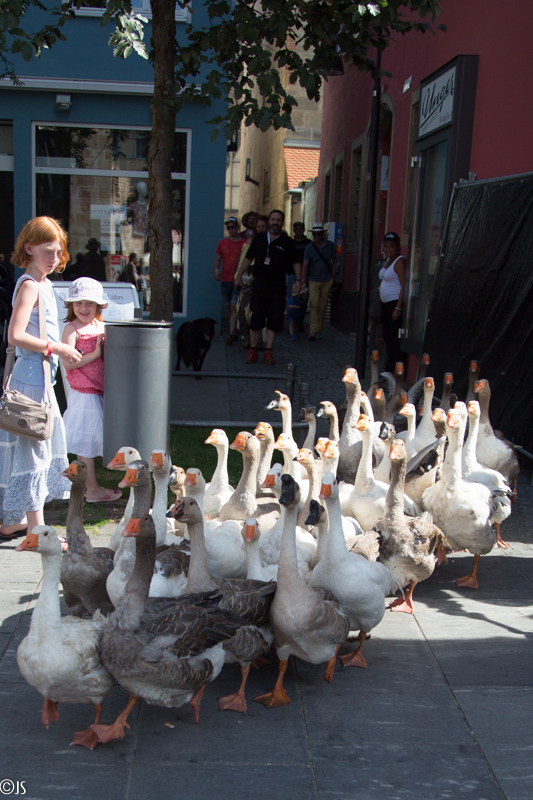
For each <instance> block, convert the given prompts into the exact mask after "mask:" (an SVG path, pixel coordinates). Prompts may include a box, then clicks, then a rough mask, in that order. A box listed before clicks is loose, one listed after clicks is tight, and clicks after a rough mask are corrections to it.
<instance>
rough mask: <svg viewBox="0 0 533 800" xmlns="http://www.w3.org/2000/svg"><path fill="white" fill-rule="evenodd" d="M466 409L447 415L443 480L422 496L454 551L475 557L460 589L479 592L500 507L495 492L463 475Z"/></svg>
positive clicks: (461, 407) (459, 580)
mask: <svg viewBox="0 0 533 800" xmlns="http://www.w3.org/2000/svg"><path fill="white" fill-rule="evenodd" d="M465 419H466V408H465V406H464V403H459V402H458V403H456V404H455V407H454V408H453V409H451V410H450V411H449V412H448V416H447V418H446V432H447V435H448V449H447V451H446V456H445V459H444V464H443V467H442V477H441V479H440V481H438V482H437V483H436V484H435V485H434V486H430V487H429V488H428V489H426V490H425V492H424V494H423V495H422V503H423V505H424V508H425V509H426V510H427V511H429V512H430V513H431V515H432V517H433V522H434V523H435V525H437V526H438V527H439V528H440V529H441V530H442V532H443V533H444V535H445V536H446V539H447V540H448V544H449V545H450V547H451V548H452V549H453V550H465V549H466V550H468V551H469V552H470V553H472V554H473V555H474V568H473V570H472V571H471V572H470V573H469V574H468V575H465V576H464V577H462V578H457V580H456V583H457V585H458V586H462V587H469V588H471V589H477V588H478V587H479V584H478V580H477V569H478V565H479V560H480V557H481V556H482V555H485V554H486V553H490V551H491V550H492V548H493V547H494V544H495V542H496V531H495V530H494V528H493V527H492V524H491V523H492V521H493V516H494V514H496V513H497V512H498V504H497V503H495V502H494V499H493V498H492V492H491V491H490V489H488V488H487V487H486V486H483V485H482V484H480V483H468V482H467V481H465V480H464V479H463V476H462V463H461V458H462V450H463V439H464V432H465Z"/></svg>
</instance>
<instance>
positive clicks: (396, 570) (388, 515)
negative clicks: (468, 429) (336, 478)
mask: <svg viewBox="0 0 533 800" xmlns="http://www.w3.org/2000/svg"><path fill="white" fill-rule="evenodd" d="M390 462H391V482H390V486H389V491H388V492H387V499H386V502H385V514H384V515H383V516H382V517H380V518H379V519H377V520H376V521H375V522H374V525H373V530H375V531H377V533H378V534H379V536H380V546H379V560H380V562H381V563H382V564H384V565H385V566H386V567H388V568H389V569H390V571H391V572H392V573H393V574H394V575H396V577H397V578H398V581H399V582H400V584H401V586H402V587H404V586H408V588H407V590H406V592H405V596H404V597H399V598H397V599H396V600H394V601H393V602H392V603H391V604H390V609H391V611H403V612H405V613H406V614H412V613H413V600H412V597H413V591H414V588H415V586H416V584H417V583H420V582H421V581H424V580H426V579H427V578H429V577H430V576H431V575H432V574H433V571H434V569H435V564H436V557H435V555H434V553H435V550H437V549H438V548H444V545H445V542H446V540H445V537H444V534H443V533H442V531H441V530H440V529H439V528H437V526H436V525H434V524H433V521H432V518H431V514H429V513H428V512H427V511H426V512H424V513H423V514H422V515H421V516H419V517H406V516H405V514H404V511H403V494H404V487H405V473H406V468H407V453H406V449H405V445H404V443H403V441H402V440H401V439H396V440H394V441H393V443H392V445H391V448H390Z"/></svg>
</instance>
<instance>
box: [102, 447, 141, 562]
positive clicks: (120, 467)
mask: <svg viewBox="0 0 533 800" xmlns="http://www.w3.org/2000/svg"><path fill="white" fill-rule="evenodd" d="M140 457H141V454H140V453H139V451H138V450H136V449H135V447H121V448H120V450H118V451H117V453H116V454H115V456H114V457H113V458H112V459H111V461H110V462H109V464H108V465H107V469H112V470H117V471H120V472H125V471H126V470H127V468H128V466H129V464H131V462H132V461H136V460H138V459H139V458H140ZM132 509H133V489H130V493H129V497H128V502H127V503H126V508H125V509H124V514H123V515H122V518H121V520H120V522H119V523H118V525H117V527H116V528H115V530H114V531H113V533H112V534H111V540H110V542H109V547H110V548H111V550H114V551H115V552H116V551H117V550H118V548H119V547H120V544H121V542H122V531H123V530H124V528H125V527H126V525H127V524H128V521H129V518H130V517H131V512H132Z"/></svg>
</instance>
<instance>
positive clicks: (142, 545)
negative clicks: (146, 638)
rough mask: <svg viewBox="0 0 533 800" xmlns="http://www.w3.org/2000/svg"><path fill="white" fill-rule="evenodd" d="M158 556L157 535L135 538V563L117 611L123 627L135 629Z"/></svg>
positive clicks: (143, 606)
mask: <svg viewBox="0 0 533 800" xmlns="http://www.w3.org/2000/svg"><path fill="white" fill-rule="evenodd" d="M155 557H156V541H155V536H149V537H144V536H143V537H141V536H139V537H138V538H137V539H136V540H135V565H134V567H133V572H132V573H131V575H130V577H129V579H128V582H127V583H126V587H125V589H124V593H123V595H122V598H121V599H120V601H119V604H118V607H117V609H116V611H115V614H116V619H117V621H119V622H120V625H121V627H122V628H126V629H128V630H134V629H135V628H136V627H137V625H138V624H139V621H140V619H141V616H142V615H143V613H144V610H145V608H146V602H147V600H148V592H149V591H150V581H151V580H152V575H153V572H154V566H155Z"/></svg>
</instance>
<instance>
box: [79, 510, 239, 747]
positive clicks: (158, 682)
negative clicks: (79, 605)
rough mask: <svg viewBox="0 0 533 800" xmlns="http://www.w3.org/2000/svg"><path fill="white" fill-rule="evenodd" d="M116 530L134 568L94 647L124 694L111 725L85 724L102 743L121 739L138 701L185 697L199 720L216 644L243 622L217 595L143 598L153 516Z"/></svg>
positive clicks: (174, 702)
mask: <svg viewBox="0 0 533 800" xmlns="http://www.w3.org/2000/svg"><path fill="white" fill-rule="evenodd" d="M181 502H183V501H181ZM192 502H194V501H192ZM123 536H125V537H127V538H130V539H131V541H133V543H134V545H135V551H136V558H135V566H134V570H133V572H132V575H131V578H130V580H129V581H128V583H127V585H126V588H125V591H124V594H123V596H122V598H121V600H120V602H119V604H118V606H117V609H116V611H115V613H114V614H113V616H112V618H111V621H110V624H109V626H108V628H107V630H106V634H105V635H104V636H103V637H102V649H101V652H102V660H103V663H104V664H105V665H106V666H107V667H108V669H109V670H110V672H112V674H113V675H114V677H115V679H116V680H117V682H118V683H119V684H120V686H122V687H123V688H124V689H126V690H127V691H128V692H129V693H130V697H129V700H128V703H127V705H126V707H125V709H124V710H123V711H122V712H121V713H120V714H119V715H118V717H117V718H116V719H115V721H114V722H113V723H111V724H110V725H102V724H95V725H93V726H92V730H93V731H94V733H95V734H96V736H97V737H98V741H99V742H102V743H106V742H109V741H111V740H113V739H123V738H124V735H125V729H126V728H128V727H129V726H128V722H127V720H128V717H129V715H130V713H131V711H132V709H133V708H134V707H135V705H136V704H137V703H138V702H139V699H143V700H145V701H146V702H147V703H149V704H150V705H156V706H162V707H164V708H177V707H179V706H182V705H183V704H184V703H187V702H190V704H191V708H192V710H193V714H194V719H195V722H198V719H199V709H200V701H201V698H202V695H203V693H204V691H205V688H206V686H207V685H208V684H209V683H210V682H211V681H212V680H214V678H216V676H217V675H218V674H219V673H220V671H221V669H222V666H223V664H224V651H223V642H226V641H228V640H229V639H231V637H232V636H234V634H235V632H236V631H237V630H239V628H240V627H241V625H242V620H240V619H239V618H238V617H236V616H235V614H232V613H231V612H228V611H225V610H224V609H221V608H219V607H218V601H219V600H220V595H219V594H218V595H217V593H209V594H203V595H199V596H196V597H186V598H183V599H179V598H173V599H168V598H167V599H166V600H165V603H164V605H163V606H161V601H159V600H157V599H153V600H150V599H149V598H148V590H149V586H150V581H151V578H152V574H153V570H154V564H155V558H156V548H157V545H156V532H155V525H154V521H153V518H152V516H151V515H150V514H145V515H144V516H142V517H141V518H140V519H135V518H133V517H132V519H131V520H130V522H129V523H128V525H127V527H126V529H125V531H124V533H123Z"/></svg>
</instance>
